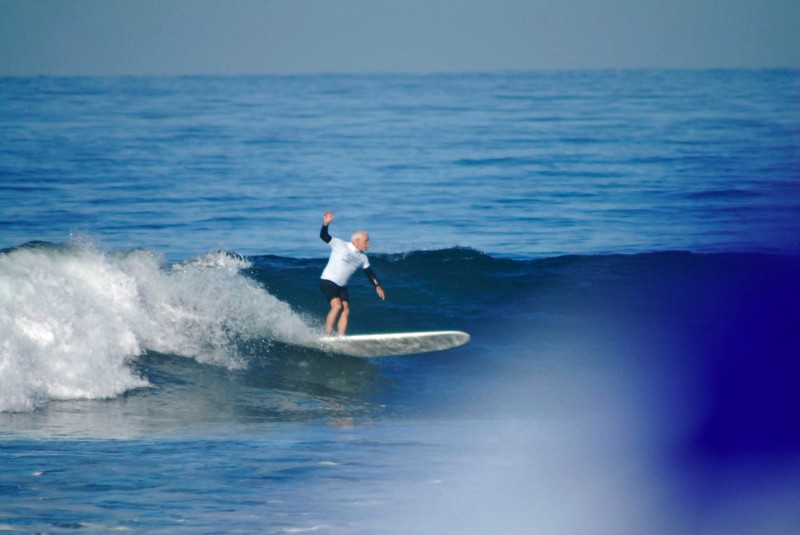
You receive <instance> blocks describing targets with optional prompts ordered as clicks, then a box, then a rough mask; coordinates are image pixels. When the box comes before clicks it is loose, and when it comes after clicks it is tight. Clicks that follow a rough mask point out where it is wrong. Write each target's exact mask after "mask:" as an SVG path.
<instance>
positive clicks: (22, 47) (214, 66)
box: [0, 0, 800, 75]
mask: <svg viewBox="0 0 800 535" xmlns="http://www.w3.org/2000/svg"><path fill="white" fill-rule="evenodd" d="M798 21H800V0H605V1H603V0H526V1H523V0H484V1H469V0H398V1H387V0H324V1H323V0H217V1H211V0H69V1H67V0H0V75H41V74H44V75H47V74H55V75H126V74H130V75H148V74H305V73H327V72H343V73H352V72H363V73H373V72H407V73H428V72H464V71H505V70H537V69H586V68H588V69H598V68H599V69H602V68H765V67H766V68H782V67H789V68H800V31H798V30H797V28H798Z"/></svg>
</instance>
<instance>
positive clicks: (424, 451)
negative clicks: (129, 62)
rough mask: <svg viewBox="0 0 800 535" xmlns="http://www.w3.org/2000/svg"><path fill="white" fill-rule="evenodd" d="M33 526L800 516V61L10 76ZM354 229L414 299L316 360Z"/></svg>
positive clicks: (638, 525) (709, 530)
mask: <svg viewBox="0 0 800 535" xmlns="http://www.w3.org/2000/svg"><path fill="white" fill-rule="evenodd" d="M0 147H2V148H1V149H0V199H1V201H0V530H2V531H9V532H12V533H84V532H85V533H111V532H124V533H164V534H171V533H193V534H194V533H260V534H289V533H331V534H376V533H377V534H384V533H385V534H407V533H420V534H442V533H474V534H494V533H509V534H548V535H549V534H587V535H588V534H591V535H599V534H615V535H620V534H622V535H624V534H631V535H634V534H636V535H638V534H642V533H663V534H704V535H708V534H720V535H722V534H725V535H729V534H748V535H749V534H754V535H755V534H758V535H760V534H764V533H769V534H773V535H780V534H787V535H788V534H795V533H798V532H800V514H799V513H798V508H797V504H798V503H800V388H798V386H797V385H798V371H800V359H798V357H800V307H798V303H799V302H800V71H779V70H766V71H760V70H733V71H715V70H709V71H702V70H699V71H658V70H654V71H650V70H631V71H563V72H562V71H552V72H529V73H525V72H514V73H491V74H480V73H474V74H447V75H434V74H431V75H333V74H328V75H318V76H310V75H309V76H252V77H131V78H125V77H109V78H102V77H90V78H59V77H31V78H0ZM328 209H332V210H333V211H334V213H335V215H336V218H335V220H334V222H333V223H332V225H331V227H330V232H331V234H332V235H334V236H337V237H340V238H343V239H347V238H348V237H349V236H350V234H351V233H353V232H354V231H356V230H358V229H365V230H367V231H369V233H370V238H371V245H370V250H369V251H368V255H369V258H370V263H371V265H372V267H373V269H374V270H375V273H376V274H377V275H378V276H379V277H380V279H381V281H382V283H383V287H384V289H385V291H386V294H387V298H386V300H385V301H381V300H379V299H378V298H377V297H376V295H375V292H374V290H372V289H371V287H370V285H369V282H368V280H367V278H366V277H363V276H362V275H360V274H358V273H357V274H355V275H354V277H353V279H351V282H350V293H351V298H352V301H351V305H352V314H351V317H350V330H349V332H350V333H353V334H356V333H373V332H398V331H421V330H451V329H452V330H463V331H466V332H469V333H470V335H471V337H472V339H471V342H470V343H469V344H467V345H465V346H461V347H458V348H455V349H450V350H446V351H441V352H435V353H429V354H422V355H410V356H405V357H392V358H384V359H356V358H350V357H344V356H336V355H332V354H326V353H323V352H321V351H317V350H312V349H308V348H303V347H300V346H298V345H297V343H298V341H302V340H307V339H308V338H309V337H315V336H318V335H319V334H320V333H321V332H322V326H323V322H324V318H325V314H326V313H327V310H328V304H327V303H326V302H325V298H324V296H323V295H322V294H321V292H320V291H319V288H318V278H319V275H320V273H321V271H322V268H323V267H324V265H325V262H326V259H327V255H328V253H329V248H328V247H327V245H326V244H325V243H324V242H322V241H321V240H320V238H319V229H320V224H321V222H322V214H323V213H324V212H325V211H326V210H328Z"/></svg>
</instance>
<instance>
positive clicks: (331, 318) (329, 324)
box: [325, 297, 347, 334]
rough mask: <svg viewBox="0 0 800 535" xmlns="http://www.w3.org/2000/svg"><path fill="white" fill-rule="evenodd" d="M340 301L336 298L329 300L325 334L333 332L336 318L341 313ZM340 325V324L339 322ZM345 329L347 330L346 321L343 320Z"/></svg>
mask: <svg viewBox="0 0 800 535" xmlns="http://www.w3.org/2000/svg"><path fill="white" fill-rule="evenodd" d="M342 308H343V307H342V300H341V299H339V298H338V297H335V298H333V299H331V311H330V312H328V317H327V318H325V334H331V333H332V332H333V326H334V324H335V323H336V318H337V317H339V313H340V312H342ZM340 323H341V322H340ZM345 328H347V320H345Z"/></svg>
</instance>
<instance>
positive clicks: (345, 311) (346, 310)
mask: <svg viewBox="0 0 800 535" xmlns="http://www.w3.org/2000/svg"><path fill="white" fill-rule="evenodd" d="M342 314H350V304H349V303H348V302H347V301H342Z"/></svg>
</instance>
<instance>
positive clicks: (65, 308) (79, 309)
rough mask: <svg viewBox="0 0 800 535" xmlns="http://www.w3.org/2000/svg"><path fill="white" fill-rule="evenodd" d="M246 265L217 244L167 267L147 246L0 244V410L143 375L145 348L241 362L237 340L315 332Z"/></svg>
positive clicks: (92, 395) (110, 392) (101, 389)
mask: <svg viewBox="0 0 800 535" xmlns="http://www.w3.org/2000/svg"><path fill="white" fill-rule="evenodd" d="M248 265H249V263H248V262H247V261H246V260H244V259H241V258H238V257H235V256H232V255H228V254H225V253H211V254H208V255H206V256H203V257H200V258H197V259H194V260H192V261H189V262H186V263H183V264H179V265H174V266H171V267H164V266H163V265H162V262H161V259H160V258H159V257H157V256H156V255H153V254H152V253H149V252H147V251H144V250H137V251H132V252H127V253H119V254H104V253H102V252H99V251H97V250H96V249H95V248H93V247H92V246H91V245H86V244H70V245H52V244H46V243H38V244H30V245H27V246H23V247H19V248H15V249H11V250H6V251H4V252H2V253H0V340H2V355H1V358H0V411H26V410H32V409H35V408H36V407H38V406H40V405H42V404H43V403H46V402H47V401H50V400H67V399H99V398H110V397H114V396H118V395H120V394H122V393H124V392H127V391H129V390H131V389H136V388H142V387H147V386H148V384H149V383H148V381H147V379H146V378H143V377H141V376H139V375H138V374H137V373H136V372H135V371H134V370H133V368H132V367H131V366H130V363H131V360H132V359H134V358H136V357H137V356H139V355H141V354H142V353H143V352H144V351H156V352H161V353H168V354H175V355H181V356H186V357H190V358H193V359H195V360H197V361H198V362H201V363H208V364H215V365H219V366H224V367H228V368H238V367H242V366H244V362H243V361H242V359H241V356H240V354H239V352H238V351H237V342H238V341H239V340H242V339H251V340H252V339H257V338H263V339H265V340H266V341H267V342H268V341H270V340H273V339H278V340H291V339H294V338H297V337H303V336H310V335H311V329H310V328H309V327H308V325H307V324H306V323H305V322H304V321H303V319H302V318H300V317H299V316H298V315H296V314H294V313H293V312H292V311H291V310H290V308H289V306H288V305H287V304H286V303H283V302H281V301H279V300H278V299H276V298H275V297H273V296H271V295H270V294H269V293H267V292H266V291H265V290H264V289H263V288H261V287H260V286H259V285H258V284H257V283H255V282H254V281H253V280H252V279H250V278H248V277H245V276H242V275H241V274H240V270H242V269H243V268H246V267H247V266H248Z"/></svg>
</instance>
